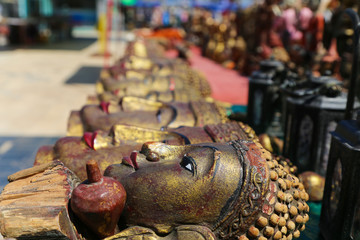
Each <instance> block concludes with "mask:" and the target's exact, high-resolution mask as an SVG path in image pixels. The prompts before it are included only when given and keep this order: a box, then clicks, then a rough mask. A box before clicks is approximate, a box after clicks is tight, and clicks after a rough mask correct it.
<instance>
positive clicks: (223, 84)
mask: <svg viewBox="0 0 360 240" xmlns="http://www.w3.org/2000/svg"><path fill="white" fill-rule="evenodd" d="M190 62H191V66H192V67H193V68H194V69H196V70H198V71H200V72H202V73H203V74H204V75H205V76H206V78H207V80H208V82H209V84H210V86H211V90H212V97H213V98H214V99H216V100H219V101H223V102H228V103H232V104H236V105H247V102H248V89H249V79H248V78H247V77H244V76H240V74H239V73H238V72H237V71H235V70H230V69H226V68H224V67H223V66H222V65H220V64H218V63H215V62H213V61H212V60H210V59H207V58H205V57H202V56H201V54H200V49H199V48H197V47H192V48H191V56H190Z"/></svg>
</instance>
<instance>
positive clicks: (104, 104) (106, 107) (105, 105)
mask: <svg viewBox="0 0 360 240" xmlns="http://www.w3.org/2000/svg"><path fill="white" fill-rule="evenodd" d="M109 105H110V103H109V102H101V103H100V108H101V109H102V110H103V111H104V112H105V113H107V114H109Z"/></svg>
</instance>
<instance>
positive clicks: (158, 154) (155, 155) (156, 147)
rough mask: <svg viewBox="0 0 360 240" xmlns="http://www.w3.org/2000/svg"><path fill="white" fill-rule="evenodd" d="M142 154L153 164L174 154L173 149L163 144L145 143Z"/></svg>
mask: <svg viewBox="0 0 360 240" xmlns="http://www.w3.org/2000/svg"><path fill="white" fill-rule="evenodd" d="M140 152H141V153H142V154H144V155H145V156H146V159H147V160H148V161H151V162H157V161H159V160H160V159H161V158H166V157H167V156H169V155H171V153H172V151H171V147H170V146H169V145H167V144H164V143H161V142H147V143H144V144H143V146H142V148H141V151H140Z"/></svg>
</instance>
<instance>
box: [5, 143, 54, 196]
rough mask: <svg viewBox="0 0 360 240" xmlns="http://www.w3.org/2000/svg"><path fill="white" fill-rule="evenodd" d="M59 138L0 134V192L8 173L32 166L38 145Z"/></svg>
mask: <svg viewBox="0 0 360 240" xmlns="http://www.w3.org/2000/svg"><path fill="white" fill-rule="evenodd" d="M59 138H60V137H7V136H0V169H1V170H0V192H1V191H2V189H3V188H4V186H5V185H6V184H7V183H8V181H7V177H8V176H9V175H11V174H13V173H15V172H18V171H20V170H22V169H25V168H30V167H32V166H33V163H34V160H35V156H36V153H37V151H38V149H39V147H41V146H43V145H52V144H54V143H55V142H56V141H57V140H58V139H59Z"/></svg>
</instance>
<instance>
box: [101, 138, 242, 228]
mask: <svg viewBox="0 0 360 240" xmlns="http://www.w3.org/2000/svg"><path fill="white" fill-rule="evenodd" d="M140 152H141V153H133V154H132V155H131V157H130V158H124V159H123V161H122V164H119V165H112V166H110V167H109V168H108V169H107V170H106V171H105V175H108V176H112V177H114V178H116V179H117V180H119V181H120V182H121V183H122V184H123V185H124V187H125V189H126V192H127V196H128V197H127V203H126V208H125V211H124V217H125V221H126V223H127V224H130V225H142V226H147V227H150V228H152V229H155V230H156V231H157V233H158V234H166V233H168V232H170V231H171V230H172V229H173V228H174V227H176V226H178V225H183V224H203V225H208V226H212V225H213V224H214V223H215V222H216V220H217V219H218V218H219V217H220V216H221V214H222V209H223V208H224V206H226V205H227V202H228V201H229V199H231V196H232V195H233V194H234V193H235V192H236V191H237V190H238V189H240V188H241V186H242V179H243V166H242V164H241V163H240V160H239V158H238V156H237V155H236V152H235V150H234V148H233V147H232V146H230V145H227V144H212V143H208V144H199V145H188V146H171V145H166V144H163V143H146V144H144V145H143V147H142V150H141V151H140Z"/></svg>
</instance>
